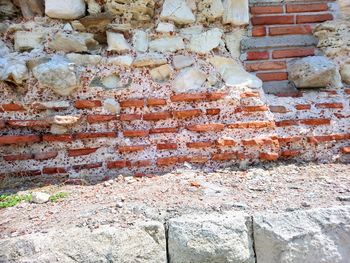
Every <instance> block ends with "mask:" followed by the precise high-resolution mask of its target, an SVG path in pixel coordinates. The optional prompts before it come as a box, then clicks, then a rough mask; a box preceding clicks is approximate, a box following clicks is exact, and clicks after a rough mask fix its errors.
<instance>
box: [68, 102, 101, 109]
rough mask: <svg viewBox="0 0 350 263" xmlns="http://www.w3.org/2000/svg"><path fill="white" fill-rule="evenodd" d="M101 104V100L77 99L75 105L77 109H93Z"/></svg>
mask: <svg viewBox="0 0 350 263" xmlns="http://www.w3.org/2000/svg"><path fill="white" fill-rule="evenodd" d="M101 106H102V102H101V101H100V100H77V101H75V102H74V107H76V108H77V109H93V108H97V107H101Z"/></svg>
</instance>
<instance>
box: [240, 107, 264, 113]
mask: <svg viewBox="0 0 350 263" xmlns="http://www.w3.org/2000/svg"><path fill="white" fill-rule="evenodd" d="M239 109H240V111H245V112H257V111H268V110H269V108H268V107H267V106H266V105H260V106H242V107H239Z"/></svg>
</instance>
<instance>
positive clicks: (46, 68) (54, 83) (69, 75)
mask: <svg viewBox="0 0 350 263" xmlns="http://www.w3.org/2000/svg"><path fill="white" fill-rule="evenodd" d="M33 74H34V77H35V78H36V79H37V80H38V81H39V83H40V84H41V85H42V86H44V87H48V88H50V89H52V90H53V91H54V92H55V93H57V94H59V95H62V96H68V95H70V94H71V93H72V92H73V91H74V90H75V89H76V88H77V87H78V86H79V82H80V78H79V75H78V74H77V72H76V69H75V67H74V64H72V63H70V62H69V61H67V60H66V59H64V58H62V57H60V56H54V57H53V58H52V59H51V60H50V61H49V62H47V63H42V64H40V65H38V66H36V67H35V68H33Z"/></svg>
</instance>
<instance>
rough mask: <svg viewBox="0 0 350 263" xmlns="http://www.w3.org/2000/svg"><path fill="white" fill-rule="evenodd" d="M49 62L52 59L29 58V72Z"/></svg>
mask: <svg viewBox="0 0 350 263" xmlns="http://www.w3.org/2000/svg"><path fill="white" fill-rule="evenodd" d="M49 61H50V57H36V58H29V59H28V60H27V63H26V64H27V67H28V69H29V70H33V68H35V67H36V66H38V65H40V64H42V63H46V62H49Z"/></svg>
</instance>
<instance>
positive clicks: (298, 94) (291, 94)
mask: <svg viewBox="0 0 350 263" xmlns="http://www.w3.org/2000/svg"><path fill="white" fill-rule="evenodd" d="M275 95H276V96H277V97H281V98H286V97H290V98H301V97H302V96H303V93H302V92H300V91H295V92H281V93H277V94H275Z"/></svg>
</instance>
